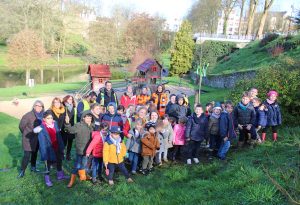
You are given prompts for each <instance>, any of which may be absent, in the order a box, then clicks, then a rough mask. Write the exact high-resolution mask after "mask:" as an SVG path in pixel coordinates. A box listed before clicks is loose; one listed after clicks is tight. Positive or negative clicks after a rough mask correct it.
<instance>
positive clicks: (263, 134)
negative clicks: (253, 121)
mask: <svg viewBox="0 0 300 205" xmlns="http://www.w3.org/2000/svg"><path fill="white" fill-rule="evenodd" d="M266 135H267V133H261V141H262V142H264V141H266Z"/></svg>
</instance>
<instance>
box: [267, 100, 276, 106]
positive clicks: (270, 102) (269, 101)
mask: <svg viewBox="0 0 300 205" xmlns="http://www.w3.org/2000/svg"><path fill="white" fill-rule="evenodd" d="M275 101H276V100H274V101H272V100H270V99H267V102H268V103H269V104H270V105H272V104H273V103H275Z"/></svg>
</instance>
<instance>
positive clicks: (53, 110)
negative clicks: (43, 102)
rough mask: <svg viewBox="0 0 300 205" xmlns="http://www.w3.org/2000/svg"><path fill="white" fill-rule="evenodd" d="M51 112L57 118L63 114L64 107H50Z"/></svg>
mask: <svg viewBox="0 0 300 205" xmlns="http://www.w3.org/2000/svg"><path fill="white" fill-rule="evenodd" d="M51 110H52V112H53V113H54V114H55V116H56V117H57V118H59V116H60V115H61V114H63V113H65V111H66V110H65V107H60V108H56V107H54V106H52V107H51Z"/></svg>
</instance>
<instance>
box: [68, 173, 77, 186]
mask: <svg viewBox="0 0 300 205" xmlns="http://www.w3.org/2000/svg"><path fill="white" fill-rule="evenodd" d="M75 180H76V174H72V175H71V179H70V182H69V184H68V188H71V187H72V186H73V184H74V182H75Z"/></svg>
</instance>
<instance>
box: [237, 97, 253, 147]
mask: <svg viewBox="0 0 300 205" xmlns="http://www.w3.org/2000/svg"><path fill="white" fill-rule="evenodd" d="M233 114H234V120H235V125H237V126H238V129H239V131H240V137H239V142H238V147H242V145H243V144H244V142H246V141H247V140H248V133H250V134H251V144H253V141H255V140H256V139H257V135H256V130H255V126H254V125H255V120H256V114H255V110H254V108H253V106H252V105H251V104H250V96H249V93H248V92H244V93H243V95H242V100H241V102H239V104H238V105H237V106H236V107H235V109H234V111H233Z"/></svg>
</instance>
